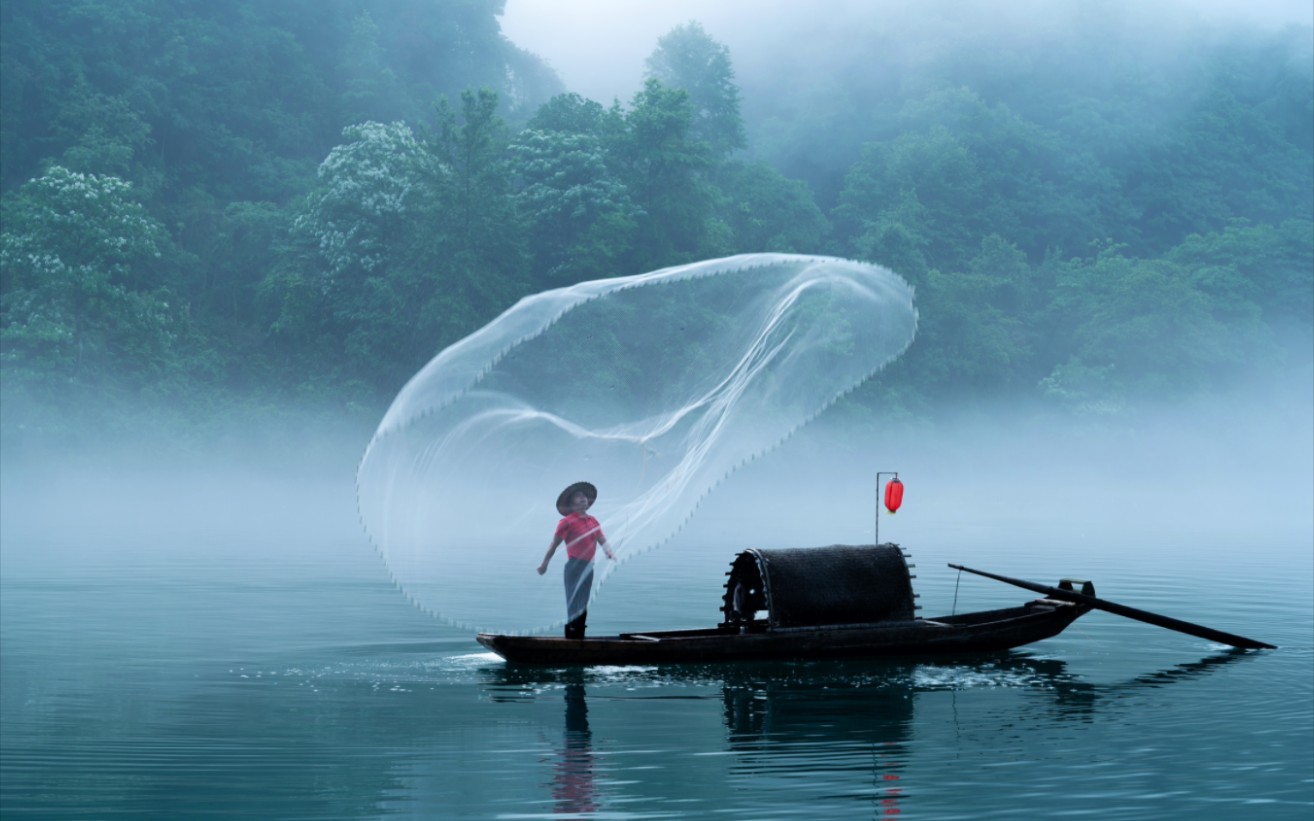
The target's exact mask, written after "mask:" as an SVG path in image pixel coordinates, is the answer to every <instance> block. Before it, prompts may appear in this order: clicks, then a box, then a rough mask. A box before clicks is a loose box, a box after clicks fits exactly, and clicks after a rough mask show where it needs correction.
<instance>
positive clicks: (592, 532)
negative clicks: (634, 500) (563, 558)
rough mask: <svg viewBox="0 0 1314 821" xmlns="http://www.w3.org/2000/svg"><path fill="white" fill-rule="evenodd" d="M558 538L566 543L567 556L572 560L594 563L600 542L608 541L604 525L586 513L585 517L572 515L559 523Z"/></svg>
mask: <svg viewBox="0 0 1314 821" xmlns="http://www.w3.org/2000/svg"><path fill="white" fill-rule="evenodd" d="M556 538H559V539H561V540H562V541H564V542H565V543H566V555H567V556H569V557H570V558H572V559H583V560H584V561H586V562H591V561H593V556H594V554H595V553H597V551H598V541H599V540H602V541H604V542H605V541H606V540H607V537H606V536H604V535H603V533H602V525H600V524H598V520H597V519H595V518H593V517H592V516H590V515H588V514H587V513H585V514H584V515H583V516H580V515H578V514H575V513H572V514H570V515H569V516H567V517H566V518H564V519H562V520H561V521H559V522H557V534H556Z"/></svg>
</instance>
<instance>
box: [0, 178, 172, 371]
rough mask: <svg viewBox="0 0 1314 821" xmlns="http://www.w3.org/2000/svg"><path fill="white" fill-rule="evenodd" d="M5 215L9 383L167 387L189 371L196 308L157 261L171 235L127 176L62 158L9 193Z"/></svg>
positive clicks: (2, 282) (2, 281)
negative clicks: (76, 166)
mask: <svg viewBox="0 0 1314 821" xmlns="http://www.w3.org/2000/svg"><path fill="white" fill-rule="evenodd" d="M3 216H4V229H3V233H0V299H2V302H0V309H2V314H0V340H3V360H2V361H3V363H4V366H5V378H6V381H7V382H12V381H13V380H15V379H17V380H19V381H20V382H22V383H23V384H24V385H26V386H28V387H29V388H31V389H33V390H36V391H54V392H58V390H59V388H60V387H61V386H63V387H66V388H73V389H81V388H88V387H92V386H101V387H106V386H113V385H120V384H121V385H124V386H129V387H136V388H145V389H146V390H159V389H162V388H168V387H174V388H176V387H177V384H176V383H177V382H178V380H180V379H185V378H186V374H185V371H186V369H187V368H188V366H189V364H192V363H189V361H188V353H189V348H190V347H191V344H192V339H191V334H192V330H191V326H190V321H189V317H188V315H187V311H186V306H184V305H180V304H179V303H178V300H177V299H176V296H175V294H173V293H172V292H171V291H170V289H169V288H167V287H166V286H165V285H164V284H163V283H164V277H163V275H162V272H161V271H159V270H158V269H157V268H156V266H155V263H156V261H157V260H158V259H159V258H160V256H161V252H160V249H161V247H162V246H163V245H164V244H165V243H167V235H166V234H165V232H164V230H163V226H161V225H160V224H159V223H158V222H156V221H155V220H153V219H151V218H150V216H149V215H147V213H146V211H145V209H143V208H142V206H141V204H140V203H139V202H137V201H136V200H135V199H134V197H133V194H132V188H131V186H130V185H129V184H128V183H127V182H125V181H123V180H121V179H118V178H117V177H110V176H100V175H94V174H82V173H78V172H74V171H69V170H68V169H65V168H62V167H60V166H52V167H51V168H50V169H49V170H48V171H47V172H46V173H45V174H44V175H42V176H41V177H39V178H37V179H35V180H32V181H31V182H29V183H28V184H27V185H24V186H23V187H22V188H20V189H19V190H18V191H16V192H14V193H13V194H11V195H10V196H7V197H6V198H5V199H4V201H3Z"/></svg>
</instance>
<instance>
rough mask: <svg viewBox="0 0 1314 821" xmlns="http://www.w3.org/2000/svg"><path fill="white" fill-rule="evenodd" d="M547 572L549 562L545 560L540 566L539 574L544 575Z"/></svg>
mask: <svg viewBox="0 0 1314 821" xmlns="http://www.w3.org/2000/svg"><path fill="white" fill-rule="evenodd" d="M546 572H547V562H543V563H542V564H540V565H539V566H538V575H540V576H542V575H543V574H544V573H546Z"/></svg>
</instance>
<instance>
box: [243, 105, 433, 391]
mask: <svg viewBox="0 0 1314 821" xmlns="http://www.w3.org/2000/svg"><path fill="white" fill-rule="evenodd" d="M343 136H344V137H345V138H346V142H344V143H343V144H341V145H339V146H337V147H336V148H334V149H333V150H332V151H331V152H329V155H328V157H327V158H325V160H324V162H323V163H321V164H320V167H319V182H318V185H317V186H316V188H315V190H314V191H312V192H311V194H310V195H309V196H308V197H307V199H306V202H305V205H304V207H303V209H302V211H301V213H300V215H299V216H298V217H297V218H296V220H295V222H294V224H293V240H294V242H293V245H294V247H295V248H297V249H299V251H300V253H299V254H297V255H295V256H293V257H291V258H290V259H288V260H285V262H284V264H283V265H282V266H281V267H280V269H279V270H278V271H277V272H275V273H274V274H273V275H272V276H271V277H270V278H269V279H268V280H266V282H265V284H264V286H263V290H264V292H265V293H266V294H267V295H269V296H271V297H272V298H273V300H274V301H275V302H276V303H277V306H278V308H277V310H278V317H277V319H276V320H275V322H274V326H273V327H274V331H275V332H276V333H278V334H280V335H281V336H282V337H283V338H285V339H286V340H287V341H289V342H290V343H291V344H292V345H293V346H294V347H305V346H311V347H313V348H314V349H315V350H313V351H307V354H308V357H309V359H310V360H318V361H330V362H335V363H338V364H339V366H340V367H344V368H345V369H346V370H347V371H350V372H354V373H357V374H360V373H362V372H369V370H370V369H371V368H372V366H374V365H376V364H380V363H387V362H389V361H391V360H392V359H393V358H394V357H395V355H396V352H397V351H398V350H404V349H406V348H408V347H409V346H410V344H411V342H410V339H409V337H410V335H411V334H412V333H413V331H414V324H415V305H416V304H417V301H418V302H423V301H424V299H425V298H426V293H427V292H428V291H431V290H432V289H433V283H432V278H433V276H432V272H429V271H425V270H424V266H423V265H417V264H415V261H414V259H413V256H414V253H415V246H416V238H417V236H418V235H420V234H421V233H422V232H423V231H425V230H426V227H428V228H432V229H436V227H437V221H436V218H435V211H436V209H437V192H438V191H439V190H440V188H441V181H442V178H443V177H444V176H446V175H447V173H448V172H447V171H446V169H445V168H444V167H443V165H442V164H441V163H440V162H438V161H437V160H436V159H435V158H434V156H433V155H432V153H431V152H429V151H428V150H426V148H425V146H424V145H423V144H422V143H421V142H420V141H419V140H417V139H416V137H415V134H414V133H413V132H412V130H411V128H410V127H409V126H407V125H406V124H404V123H400V122H398V123H377V122H367V123H361V124H359V125H353V126H349V127H347V128H346V129H344V130H343Z"/></svg>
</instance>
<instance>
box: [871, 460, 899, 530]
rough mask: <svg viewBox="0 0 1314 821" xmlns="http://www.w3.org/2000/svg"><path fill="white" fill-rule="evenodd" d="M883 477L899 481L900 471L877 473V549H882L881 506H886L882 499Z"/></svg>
mask: <svg viewBox="0 0 1314 821" xmlns="http://www.w3.org/2000/svg"><path fill="white" fill-rule="evenodd" d="M882 476H893V477H894V478H895V479H898V478H899V471H897V470H892V471H891V470H883V471H879V472H877V474H876V546H877V547H880V544H881V505H882V504H884V500H883V499H882V498H881V477H882Z"/></svg>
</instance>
